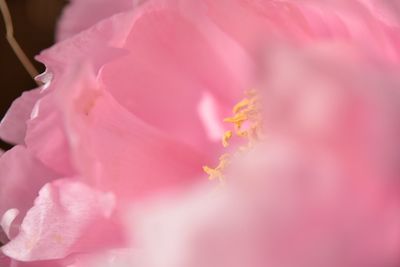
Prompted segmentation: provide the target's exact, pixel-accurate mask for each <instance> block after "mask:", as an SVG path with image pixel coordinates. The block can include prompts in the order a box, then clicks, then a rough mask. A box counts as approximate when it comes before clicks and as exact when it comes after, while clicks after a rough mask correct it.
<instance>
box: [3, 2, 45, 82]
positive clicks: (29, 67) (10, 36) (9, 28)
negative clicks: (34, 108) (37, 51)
mask: <svg viewBox="0 0 400 267" xmlns="http://www.w3.org/2000/svg"><path fill="white" fill-rule="evenodd" d="M0 10H1V14H2V16H3V19H4V24H5V26H6V38H7V41H8V43H9V44H10V46H11V48H12V49H13V50H14V53H15V55H17V57H18V59H19V61H20V62H21V64H22V65H23V66H24V68H25V70H26V71H27V72H28V73H29V75H30V76H31V77H32V79H33V80H34V81H35V83H36V84H37V85H41V84H40V82H38V81H36V80H35V77H36V76H37V75H39V72H38V71H37V70H36V68H35V67H34V66H33V64H32V62H31V61H30V60H29V58H28V57H27V56H26V54H25V53H24V51H23V50H22V48H21V47H20V46H19V44H18V42H17V40H15V38H14V26H13V23H12V19H11V15H10V10H9V9H8V6H7V3H6V1H5V0H0Z"/></svg>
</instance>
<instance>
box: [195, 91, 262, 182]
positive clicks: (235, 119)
mask: <svg viewBox="0 0 400 267" xmlns="http://www.w3.org/2000/svg"><path fill="white" fill-rule="evenodd" d="M232 112H233V116H232V117H228V118H226V119H224V122H228V123H231V124H233V128H234V131H231V130H229V131H226V132H225V133H224V135H223V137H222V145H223V147H228V146H229V141H230V140H231V139H232V137H233V135H234V134H235V135H236V136H238V137H241V138H247V141H248V143H247V146H241V147H239V149H238V151H239V152H243V151H246V150H247V149H249V148H251V146H252V144H253V143H254V141H255V140H260V139H261V138H262V121H261V120H262V119H261V112H260V103H259V97H258V94H257V91H255V90H250V91H248V92H246V97H245V98H244V99H243V100H241V101H240V102H239V103H237V104H236V105H235V106H234V107H233V110H232ZM231 157H232V155H231V154H229V153H225V154H223V155H222V156H221V157H220V158H219V163H218V165H217V167H215V168H211V167H208V166H204V167H203V170H204V172H205V173H207V174H208V177H209V179H210V180H214V179H218V180H219V181H220V182H223V181H224V179H225V175H224V172H225V169H226V168H227V166H228V165H229V164H230V162H231Z"/></svg>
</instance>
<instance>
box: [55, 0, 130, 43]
mask: <svg viewBox="0 0 400 267" xmlns="http://www.w3.org/2000/svg"><path fill="white" fill-rule="evenodd" d="M133 5H134V1H133V0H113V1H110V0H70V3H69V4H68V5H67V7H65V9H64V11H63V14H62V16H61V18H60V20H59V22H58V27H57V40H58V41H62V40H64V39H66V38H69V37H71V36H73V35H75V34H77V33H79V32H81V31H83V30H86V29H88V28H89V27H90V26H93V25H94V24H96V23H97V22H99V21H100V20H103V19H105V18H108V17H110V16H112V15H114V14H116V13H119V12H122V11H126V10H128V9H130V8H132V7H133Z"/></svg>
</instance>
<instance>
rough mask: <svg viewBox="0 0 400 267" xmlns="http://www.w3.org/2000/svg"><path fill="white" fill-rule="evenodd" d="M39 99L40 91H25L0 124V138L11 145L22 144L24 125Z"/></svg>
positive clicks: (24, 131)
mask: <svg viewBox="0 0 400 267" xmlns="http://www.w3.org/2000/svg"><path fill="white" fill-rule="evenodd" d="M40 97H41V95H40V89H35V90H31V91H27V92H25V93H23V94H22V96H21V97H19V98H17V99H16V100H15V101H14V102H13V104H12V105H11V107H10V109H9V110H8V112H7V114H6V115H5V117H4V118H3V119H2V121H1V123H0V138H1V139H3V140H4V141H7V142H10V143H13V144H23V143H24V138H25V133H26V123H27V121H28V120H29V119H30V117H31V113H32V110H33V106H34V105H35V103H36V102H37V101H38V100H39V98H40Z"/></svg>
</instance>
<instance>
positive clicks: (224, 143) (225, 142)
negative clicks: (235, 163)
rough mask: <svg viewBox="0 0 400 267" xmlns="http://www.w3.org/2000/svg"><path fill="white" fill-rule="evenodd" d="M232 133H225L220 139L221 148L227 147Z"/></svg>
mask: <svg viewBox="0 0 400 267" xmlns="http://www.w3.org/2000/svg"><path fill="white" fill-rule="evenodd" d="M232 135H233V133H232V131H226V132H225V133H224V136H223V137H222V146H223V147H227V146H228V145H229V140H230V139H231V138H232Z"/></svg>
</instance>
